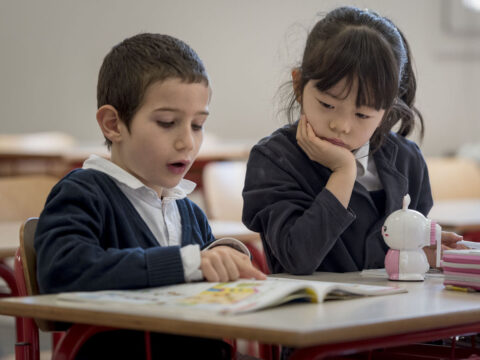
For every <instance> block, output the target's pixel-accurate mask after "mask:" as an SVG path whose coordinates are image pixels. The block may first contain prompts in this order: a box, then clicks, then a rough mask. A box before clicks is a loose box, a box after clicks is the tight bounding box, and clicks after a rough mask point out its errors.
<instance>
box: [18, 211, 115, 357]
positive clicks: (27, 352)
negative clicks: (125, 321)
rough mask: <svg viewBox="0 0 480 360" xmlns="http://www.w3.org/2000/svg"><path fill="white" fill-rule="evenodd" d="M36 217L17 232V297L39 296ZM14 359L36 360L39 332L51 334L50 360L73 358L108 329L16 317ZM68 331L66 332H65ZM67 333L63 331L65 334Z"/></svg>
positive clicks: (38, 350) (38, 351)
mask: <svg viewBox="0 0 480 360" xmlns="http://www.w3.org/2000/svg"><path fill="white" fill-rule="evenodd" d="M37 222H38V218H30V219H28V220H27V221H26V222H25V223H24V224H23V225H22V227H21V229H20V247H19V249H18V251H17V254H16V256H15V261H14V271H15V280H16V283H17V288H18V291H19V295H20V296H33V295H38V294H39V291H38V285H37V276H36V274H37V271H36V254H35V248H34V247H33V240H34V235H35V229H36V227H37ZM15 322H16V330H17V343H16V344H15V358H16V360H27V359H33V360H39V358H40V341H39V332H38V331H39V329H40V330H41V331H46V332H53V334H54V335H55V336H54V337H53V356H52V359H64V360H67V359H74V358H75V355H76V353H77V352H78V350H79V349H80V347H81V346H82V344H83V343H85V341H86V340H87V339H88V338H89V337H91V336H92V335H94V334H96V333H98V332H101V331H107V330H111V328H108V327H101V326H91V325H73V326H72V327H69V325H68V324H64V323H58V322H52V321H46V320H42V319H30V318H17V319H15ZM67 329H68V330H67ZM65 330H66V332H65Z"/></svg>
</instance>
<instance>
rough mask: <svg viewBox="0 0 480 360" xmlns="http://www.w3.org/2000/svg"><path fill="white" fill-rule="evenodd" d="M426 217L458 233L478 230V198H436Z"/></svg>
mask: <svg viewBox="0 0 480 360" xmlns="http://www.w3.org/2000/svg"><path fill="white" fill-rule="evenodd" d="M479 186H480V185H479ZM428 217H429V218H430V219H432V220H435V221H436V222H438V223H439V224H440V225H441V226H442V227H445V228H446V229H451V230H452V231H456V232H458V233H464V232H468V231H479V230H480V198H476V199H458V200H437V201H436V202H435V204H434V205H433V208H432V210H431V211H430V213H429V214H428Z"/></svg>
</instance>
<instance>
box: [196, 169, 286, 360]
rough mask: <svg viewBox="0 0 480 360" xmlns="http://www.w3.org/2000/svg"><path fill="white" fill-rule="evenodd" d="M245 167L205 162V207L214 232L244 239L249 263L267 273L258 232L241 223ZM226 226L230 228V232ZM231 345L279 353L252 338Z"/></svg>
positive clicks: (263, 354)
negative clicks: (220, 229)
mask: <svg viewBox="0 0 480 360" xmlns="http://www.w3.org/2000/svg"><path fill="white" fill-rule="evenodd" d="M246 169H247V164H246V162H245V161H217V162H210V163H208V164H206V165H205V167H204V169H203V174H202V176H203V194H204V200H205V206H206V211H207V215H208V218H209V222H210V225H211V227H212V231H213V232H214V234H215V230H216V229H218V228H222V230H223V233H222V235H224V236H230V237H234V238H238V239H239V240H241V241H243V243H244V244H245V245H246V246H247V248H248V249H249V251H250V254H251V255H252V263H253V264H254V265H255V266H256V267H258V268H259V269H260V270H261V271H263V272H264V273H265V274H268V273H269V272H270V271H269V269H268V266H267V262H266V260H265V254H264V252H263V246H262V242H261V239H260V235H259V234H257V233H253V232H251V231H249V230H248V229H247V228H246V227H245V225H243V224H242V209H243V198H242V190H243V185H244V181H245V173H246ZM228 229H231V232H230V233H228ZM257 345H258V349H257ZM234 346H237V347H238V348H239V350H240V351H241V352H245V351H246V352H247V353H248V354H250V355H253V356H260V357H261V358H262V359H265V360H267V359H277V358H278V357H279V347H278V346H272V345H265V344H259V343H257V342H252V341H248V342H245V343H244V342H243V341H239V342H238V344H234ZM245 348H246V349H245Z"/></svg>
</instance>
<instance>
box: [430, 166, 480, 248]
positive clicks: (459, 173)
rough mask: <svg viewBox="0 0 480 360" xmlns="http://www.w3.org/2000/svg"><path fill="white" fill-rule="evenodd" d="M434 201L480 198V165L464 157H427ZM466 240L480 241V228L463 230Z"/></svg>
mask: <svg viewBox="0 0 480 360" xmlns="http://www.w3.org/2000/svg"><path fill="white" fill-rule="evenodd" d="M426 162H427V167H428V172H429V175H430V185H431V187H432V196H433V200H434V201H438V200H466V199H480V165H479V164H478V163H477V162H476V161H475V160H473V159H470V158H462V157H430V158H426ZM462 235H463V237H464V239H465V240H469V241H480V231H479V230H469V231H463V232H462Z"/></svg>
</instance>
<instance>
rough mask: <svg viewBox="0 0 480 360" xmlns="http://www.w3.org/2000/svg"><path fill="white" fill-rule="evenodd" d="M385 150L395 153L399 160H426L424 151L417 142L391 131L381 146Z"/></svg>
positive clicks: (388, 152)
mask: <svg viewBox="0 0 480 360" xmlns="http://www.w3.org/2000/svg"><path fill="white" fill-rule="evenodd" d="M381 148H382V150H383V152H384V153H385V154H386V155H387V157H389V156H388V154H391V155H393V156H394V157H395V158H396V159H398V160H399V161H420V162H424V159H423V154H422V151H421V150H420V147H419V146H418V144H417V143H415V142H414V141H412V140H410V139H407V138H405V137H404V136H401V135H399V134H397V133H395V132H393V131H391V132H390V133H389V134H388V135H387V138H386V141H385V143H384V144H383V145H382V146H381Z"/></svg>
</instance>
